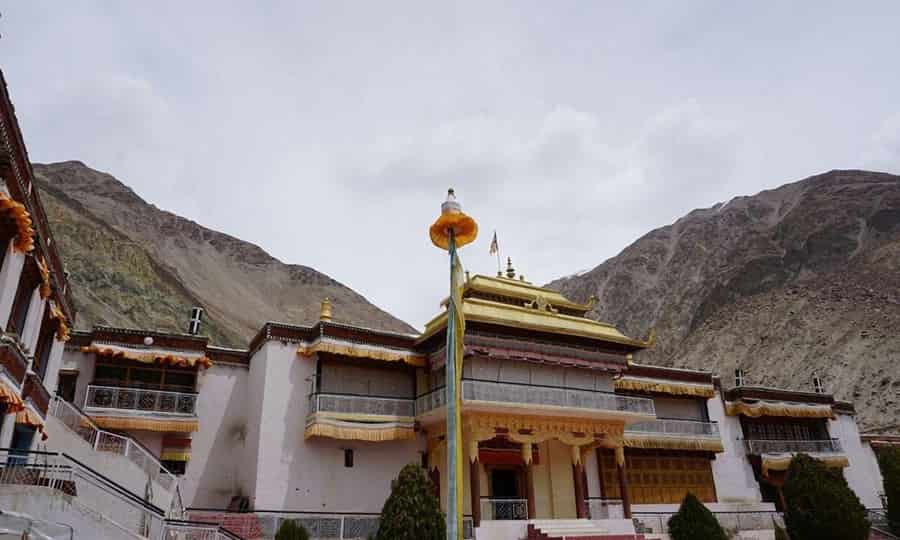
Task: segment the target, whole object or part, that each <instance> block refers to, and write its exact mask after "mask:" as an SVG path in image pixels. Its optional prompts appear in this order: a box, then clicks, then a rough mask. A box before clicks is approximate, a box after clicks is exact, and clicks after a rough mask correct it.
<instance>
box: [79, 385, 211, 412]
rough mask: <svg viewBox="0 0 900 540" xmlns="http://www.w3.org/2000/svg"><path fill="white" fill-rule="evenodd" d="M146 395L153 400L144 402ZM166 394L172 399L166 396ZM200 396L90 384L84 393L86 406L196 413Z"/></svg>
mask: <svg viewBox="0 0 900 540" xmlns="http://www.w3.org/2000/svg"><path fill="white" fill-rule="evenodd" d="M129 396H130V397H129ZM147 396H151V397H152V401H148V402H146V403H145V402H144V401H143V399H144V398H145V397H147ZM166 397H167V398H170V399H163V398H166ZM198 397H199V395H198V394H197V393H194V392H172V391H168V390H152V389H149V388H137V387H125V386H104V385H97V384H89V385H88V387H87V392H86V393H85V396H84V408H85V409H118V410H129V411H140V412H147V413H153V414H163V415H179V416H196V414H197V399H198Z"/></svg>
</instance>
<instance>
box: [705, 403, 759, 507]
mask: <svg viewBox="0 0 900 540" xmlns="http://www.w3.org/2000/svg"><path fill="white" fill-rule="evenodd" d="M706 404H707V408H708V410H709V420H710V421H711V422H718V424H719V434H720V435H721V437H722V444H723V445H724V447H725V451H724V452H722V453H719V454H716V459H715V460H713V462H712V469H713V480H714V481H715V484H716V496H717V498H718V500H719V502H720V503H758V502H761V501H762V495H760V492H759V483H758V482H757V481H756V478H754V476H753V468H752V467H751V466H750V461H749V460H748V459H747V454H746V451H745V449H744V440H743V439H744V435H743V432H742V431H741V423H740V420H739V419H738V418H737V417H735V416H725V405H724V403H723V402H722V400H721V399H720V398H719V396H718V394H717V395H716V396H713V397H712V398H710V399H709V400H707V402H706Z"/></svg>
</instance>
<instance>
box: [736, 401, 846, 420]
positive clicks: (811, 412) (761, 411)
mask: <svg viewBox="0 0 900 540" xmlns="http://www.w3.org/2000/svg"><path fill="white" fill-rule="evenodd" d="M725 414H727V415H728V416H738V415H744V416H750V417H753V418H759V417H760V416H787V417H792V418H833V417H834V411H832V410H831V405H807V404H804V403H787V402H784V401H777V402H776V401H758V402H756V403H747V402H745V401H732V402H728V403H726V404H725Z"/></svg>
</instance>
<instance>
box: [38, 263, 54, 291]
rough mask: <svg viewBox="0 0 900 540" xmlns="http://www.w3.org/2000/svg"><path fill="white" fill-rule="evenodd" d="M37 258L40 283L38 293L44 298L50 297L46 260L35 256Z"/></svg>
mask: <svg viewBox="0 0 900 540" xmlns="http://www.w3.org/2000/svg"><path fill="white" fill-rule="evenodd" d="M35 259H37V267H38V271H39V272H40V273H41V285H40V289H39V291H40V293H41V298H42V299H44V300H46V299H47V298H50V293H51V292H53V290H52V289H51V287H50V268H49V267H48V266H47V261H45V260H44V258H43V257H35Z"/></svg>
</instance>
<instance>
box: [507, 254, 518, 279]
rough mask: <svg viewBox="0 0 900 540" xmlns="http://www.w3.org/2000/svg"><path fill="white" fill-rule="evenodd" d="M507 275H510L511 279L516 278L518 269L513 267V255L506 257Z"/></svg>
mask: <svg viewBox="0 0 900 540" xmlns="http://www.w3.org/2000/svg"><path fill="white" fill-rule="evenodd" d="M506 277H508V278H509V279H515V278H516V269H515V268H513V265H512V257H507V258H506Z"/></svg>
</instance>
